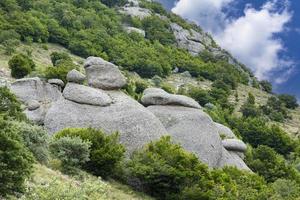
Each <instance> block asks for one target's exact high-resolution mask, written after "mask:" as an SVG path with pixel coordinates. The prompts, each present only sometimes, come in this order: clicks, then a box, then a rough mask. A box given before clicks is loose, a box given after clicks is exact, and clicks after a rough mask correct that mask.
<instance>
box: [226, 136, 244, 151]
mask: <svg viewBox="0 0 300 200" xmlns="http://www.w3.org/2000/svg"><path fill="white" fill-rule="evenodd" d="M222 144H223V146H224V148H225V149H226V150H228V151H238V152H246V151H247V145H246V144H245V143H244V142H243V141H241V140H238V139H225V140H223V141H222Z"/></svg>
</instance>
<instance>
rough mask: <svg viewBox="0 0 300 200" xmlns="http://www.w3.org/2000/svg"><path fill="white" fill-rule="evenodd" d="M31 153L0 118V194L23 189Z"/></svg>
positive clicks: (29, 172) (29, 166) (29, 171)
mask: <svg viewBox="0 0 300 200" xmlns="http://www.w3.org/2000/svg"><path fill="white" fill-rule="evenodd" d="M33 161H34V159H33V157H32V154H31V153H30V152H29V151H28V149H27V148H26V147H25V145H24V144H23V143H22V139H21V137H20V136H19V135H18V134H16V133H15V132H14V129H13V127H11V126H10V125H9V124H8V123H7V122H6V121H4V120H3V119H1V118H0V179H1V181H0V194H1V195H0V196H6V195H8V194H13V193H14V192H22V191H24V181H25V179H26V178H28V177H29V175H30V174H31V172H32V170H31V169H32V164H33Z"/></svg>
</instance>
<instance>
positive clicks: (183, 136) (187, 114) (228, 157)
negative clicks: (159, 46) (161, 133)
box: [142, 88, 249, 170]
mask: <svg viewBox="0 0 300 200" xmlns="http://www.w3.org/2000/svg"><path fill="white" fill-rule="evenodd" d="M168 95H171V94H168V93H167V92H165V91H164V90H162V89H158V88H149V89H146V90H145V91H144V96H143V97H142V103H143V104H144V105H146V106H148V105H151V106H149V107H147V108H148V109H149V110H150V111H151V112H152V113H153V114H154V115H155V116H156V117H158V118H159V120H160V121H161V122H162V124H163V125H164V127H165V128H166V129H167V131H168V133H169V134H170V135H171V136H172V138H173V139H174V141H175V142H178V143H180V144H181V145H182V146H183V147H184V148H185V149H187V150H189V151H191V152H193V153H195V154H196V155H197V156H198V158H199V159H200V160H202V161H203V162H205V163H207V164H208V165H209V166H210V167H223V166H227V165H229V166H236V167H238V168H241V169H246V170H249V168H248V167H247V166H246V164H245V163H244V161H243V160H242V156H240V154H239V153H243V152H244V151H245V150H246V145H244V146H243V144H244V143H243V142H242V141H239V140H228V141H227V140H224V141H222V139H221V137H220V130H226V131H227V132H226V133H227V134H229V132H231V133H232V131H231V130H230V129H229V128H227V127H225V126H221V125H220V124H218V125H216V123H215V122H213V120H212V119H211V118H210V117H209V116H208V115H207V114H206V113H204V112H203V111H202V110H200V109H199V108H200V107H190V106H186V105H187V104H177V105H174V104H173V105H172V104H171V105H168V104H167V103H165V102H168V101H169V99H170V97H169V96H168ZM171 96H172V95H171ZM175 96H177V95H175ZM153 97H155V98H154V100H153ZM186 98H188V97H186ZM145 99H146V100H147V101H145ZM145 102H146V103H145ZM149 102H151V104H150V103H149ZM232 134H233V133H232ZM233 135H234V134H233ZM235 147H236V148H235ZM227 149H229V150H227ZM237 149H239V151H237Z"/></svg>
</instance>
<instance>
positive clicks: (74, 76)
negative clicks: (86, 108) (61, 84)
mask: <svg viewBox="0 0 300 200" xmlns="http://www.w3.org/2000/svg"><path fill="white" fill-rule="evenodd" d="M84 80H85V75H84V74H82V73H81V72H79V71H77V70H76V69H73V70H71V71H69V73H68V74H67V81H68V82H72V83H79V84H82V83H83V82H84Z"/></svg>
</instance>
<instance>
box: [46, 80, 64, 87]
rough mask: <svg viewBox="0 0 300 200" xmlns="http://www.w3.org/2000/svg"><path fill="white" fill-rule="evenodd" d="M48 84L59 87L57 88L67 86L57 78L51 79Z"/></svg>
mask: <svg viewBox="0 0 300 200" xmlns="http://www.w3.org/2000/svg"><path fill="white" fill-rule="evenodd" d="M48 83H50V84H52V85H57V86H60V87H64V86H65V83H64V82H63V81H62V80H61V79H57V78H53V79H49V80H48Z"/></svg>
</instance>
